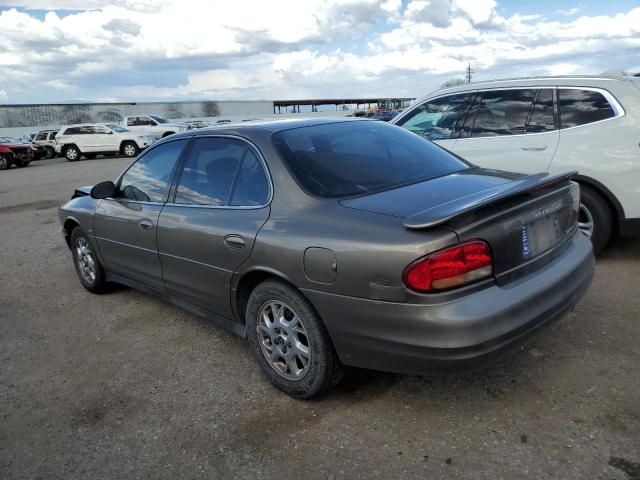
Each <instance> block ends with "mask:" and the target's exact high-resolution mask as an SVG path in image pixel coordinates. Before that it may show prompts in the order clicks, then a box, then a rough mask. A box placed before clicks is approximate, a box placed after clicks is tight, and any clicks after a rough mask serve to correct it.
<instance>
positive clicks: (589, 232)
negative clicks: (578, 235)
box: [578, 184, 613, 254]
mask: <svg viewBox="0 0 640 480" xmlns="http://www.w3.org/2000/svg"><path fill="white" fill-rule="evenodd" d="M578 228H580V230H581V231H582V232H583V233H584V234H585V235H586V236H587V237H589V238H591V243H592V244H593V252H594V253H596V254H597V253H600V252H601V251H602V249H603V248H604V247H606V246H607V244H608V243H609V240H611V235H612V233H613V216H612V214H611V209H610V208H609V206H608V205H607V203H606V201H605V200H604V198H602V196H601V195H600V194H598V193H597V192H596V191H595V190H593V189H592V188H589V187H587V186H585V185H582V184H581V185H580V211H579V212H578Z"/></svg>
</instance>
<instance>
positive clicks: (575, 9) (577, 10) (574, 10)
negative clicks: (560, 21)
mask: <svg viewBox="0 0 640 480" xmlns="http://www.w3.org/2000/svg"><path fill="white" fill-rule="evenodd" d="M580 11H582V7H573V8H567V9H566V10H556V13H557V14H558V15H564V16H566V17H571V16H572V15H575V14H576V13H580Z"/></svg>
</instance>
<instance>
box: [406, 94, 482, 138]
mask: <svg viewBox="0 0 640 480" xmlns="http://www.w3.org/2000/svg"><path fill="white" fill-rule="evenodd" d="M471 95H472V94H470V93H462V94H458V95H449V96H446V97H440V98H436V99H434V100H429V101H427V102H425V103H423V104H422V105H420V106H419V107H417V108H415V109H414V110H413V111H412V112H411V113H409V114H408V116H406V117H405V118H403V119H402V120H400V121H399V122H398V123H397V125H400V126H402V127H403V128H406V129H407V130H409V131H410V132H413V133H417V134H418V135H421V136H423V137H425V138H427V139H429V140H443V139H446V138H451V137H452V136H454V132H455V129H456V125H457V124H458V122H459V121H460V119H461V117H462V116H463V115H464V112H465V111H466V108H467V104H468V103H469V101H470V99H471Z"/></svg>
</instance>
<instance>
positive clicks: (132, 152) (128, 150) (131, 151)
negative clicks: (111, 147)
mask: <svg viewBox="0 0 640 480" xmlns="http://www.w3.org/2000/svg"><path fill="white" fill-rule="evenodd" d="M139 151H140V149H139V148H138V146H137V145H136V144H135V143H134V142H124V143H123V144H122V154H123V155H124V156H125V157H128V158H133V157H135V156H136V155H138V152H139Z"/></svg>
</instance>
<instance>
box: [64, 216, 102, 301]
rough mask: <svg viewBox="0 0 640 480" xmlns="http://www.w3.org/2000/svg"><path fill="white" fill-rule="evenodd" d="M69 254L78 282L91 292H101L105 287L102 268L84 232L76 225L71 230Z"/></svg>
mask: <svg viewBox="0 0 640 480" xmlns="http://www.w3.org/2000/svg"><path fill="white" fill-rule="evenodd" d="M70 242H71V243H70V245H71V254H72V256H73V265H74V266H75V268H76V273H77V274H78V278H79V279H80V283H81V284H82V286H83V287H84V288H86V289H87V290H89V291H90V292H91V293H102V292H104V291H105V290H106V288H107V282H106V281H105V276H104V269H103V268H102V265H100V261H99V260H98V257H97V256H96V254H95V251H94V249H93V246H92V245H91V242H90V241H89V238H88V237H87V236H86V235H85V233H84V232H83V231H82V230H81V229H80V227H76V228H74V229H73V231H72V232H71V240H70Z"/></svg>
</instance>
